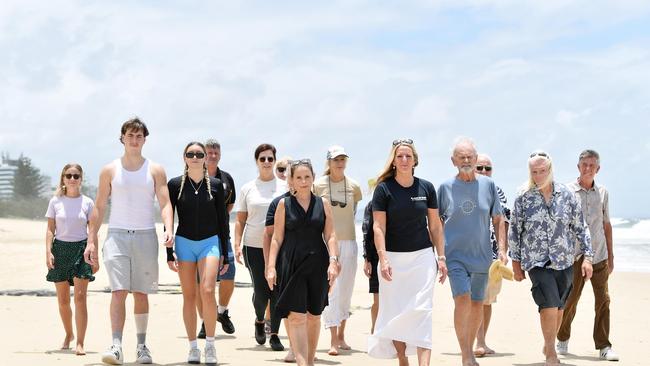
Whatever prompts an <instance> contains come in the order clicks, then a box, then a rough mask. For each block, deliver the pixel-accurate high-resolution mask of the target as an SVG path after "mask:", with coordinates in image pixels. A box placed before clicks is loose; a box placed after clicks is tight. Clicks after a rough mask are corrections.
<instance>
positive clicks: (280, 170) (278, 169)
mask: <svg viewBox="0 0 650 366" xmlns="http://www.w3.org/2000/svg"><path fill="white" fill-rule="evenodd" d="M275 170H277V171H278V172H280V173H284V172H285V170H287V167H286V166H279V167H277V168H275Z"/></svg>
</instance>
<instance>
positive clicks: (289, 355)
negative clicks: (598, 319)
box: [284, 348, 296, 363]
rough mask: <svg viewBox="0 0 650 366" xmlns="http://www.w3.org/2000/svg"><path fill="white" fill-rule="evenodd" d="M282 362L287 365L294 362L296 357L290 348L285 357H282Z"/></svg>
mask: <svg viewBox="0 0 650 366" xmlns="http://www.w3.org/2000/svg"><path fill="white" fill-rule="evenodd" d="M284 362H288V363H293V362H296V356H295V355H294V354H293V351H292V350H291V348H289V352H287V355H286V356H284Z"/></svg>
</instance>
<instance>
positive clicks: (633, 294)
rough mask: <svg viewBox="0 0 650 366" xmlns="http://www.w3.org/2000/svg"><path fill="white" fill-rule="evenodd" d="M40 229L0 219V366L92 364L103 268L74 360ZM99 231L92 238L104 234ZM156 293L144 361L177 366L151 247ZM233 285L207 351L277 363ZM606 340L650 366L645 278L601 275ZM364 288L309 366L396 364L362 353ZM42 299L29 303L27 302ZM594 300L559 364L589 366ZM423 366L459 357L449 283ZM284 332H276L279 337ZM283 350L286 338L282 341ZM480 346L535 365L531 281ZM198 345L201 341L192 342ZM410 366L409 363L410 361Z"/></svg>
mask: <svg viewBox="0 0 650 366" xmlns="http://www.w3.org/2000/svg"><path fill="white" fill-rule="evenodd" d="M45 225H46V224H45V222H42V221H41V222H38V221H27V220H10V219H0V250H1V253H2V265H1V266H0V291H1V292H2V294H3V295H4V294H7V293H8V292H9V293H12V294H13V295H16V294H23V295H22V296H0V324H1V325H2V329H3V331H2V334H1V335H0V364H2V365H36V364H47V365H97V364H101V356H100V354H101V353H102V352H103V351H104V350H105V349H106V348H107V346H108V345H109V344H110V341H111V337H110V334H111V332H110V320H109V312H108V308H109V301H110V293H109V292H108V291H107V286H108V280H107V276H106V273H105V269H104V268H103V267H102V268H101V269H100V272H99V273H97V275H96V276H97V279H96V281H95V282H93V283H91V284H90V286H89V290H90V291H89V294H88V309H89V326H88V332H87V336H86V351H87V352H88V354H87V355H86V356H75V355H74V354H73V353H72V352H70V351H61V350H59V349H58V348H59V346H60V344H61V341H62V339H63V336H64V332H63V328H62V326H61V321H60V318H59V315H58V310H57V302H56V297H55V296H54V285H53V284H52V283H48V282H46V281H45V274H46V267H45V260H44V257H45V256H44V248H45V246H44V244H43V242H44V237H45ZM105 230H106V228H105V227H103V228H102V231H101V232H100V242H101V240H102V239H101V238H103V237H105ZM159 260H160V284H161V286H160V292H159V293H158V294H156V295H152V296H151V297H150V318H149V331H148V335H147V343H148V346H149V348H150V349H151V352H152V355H153V360H154V362H155V363H157V364H161V365H181V364H185V361H186V357H187V350H188V344H187V338H186V335H185V328H184V326H183V321H182V317H181V304H182V297H181V295H180V287H179V285H178V278H177V276H176V274H175V273H173V272H171V271H170V270H169V269H168V268H167V265H166V263H165V259H164V250H162V249H161V250H160V257H159ZM236 282H237V288H236V289H235V294H234V296H233V299H232V301H231V304H230V309H231V310H230V314H231V316H232V320H233V322H234V324H235V327H236V329H237V330H236V332H235V334H234V335H224V333H223V332H222V331H221V328H220V326H219V325H217V335H218V337H217V341H216V348H217V354H218V358H219V362H220V364H222V365H230V366H239V365H280V364H283V362H282V358H283V357H284V355H285V352H273V351H270V349H269V348H267V347H268V344H267V346H258V345H257V344H256V343H255V340H254V337H253V319H254V313H253V306H252V304H251V295H252V289H251V287H250V277H249V276H248V271H247V270H246V269H245V267H244V266H240V265H238V266H237V277H236ZM609 283H610V294H611V298H612V303H611V340H612V342H613V343H614V349H615V350H616V351H617V352H618V353H619V355H620V356H621V361H620V362H619V363H618V364H620V365H650V361H644V359H645V358H646V357H648V356H647V355H645V353H644V351H643V350H647V348H646V347H649V348H650V331H649V329H650V317H649V316H648V314H647V313H646V312H645V311H646V309H648V308H650V295H649V291H648V289H649V286H650V285H648V283H650V274H647V273H618V272H615V273H614V274H613V275H612V277H611V278H610V282H609ZM367 290H368V282H367V279H366V278H365V276H364V275H363V273H362V271H361V266H359V270H358V275H357V280H356V286H355V292H354V297H353V299H352V312H353V314H352V316H351V318H350V320H349V322H348V326H347V329H346V334H347V342H348V343H349V344H350V345H351V346H352V348H353V350H352V351H342V352H341V355H339V356H329V355H327V353H326V351H327V349H328V348H329V347H328V346H329V332H328V331H325V330H323V331H322V332H321V337H320V343H319V347H318V353H317V357H318V359H319V361H317V362H316V364H317V365H319V364H320V365H339V364H340V365H369V364H372V365H396V364H397V362H396V360H377V359H372V358H370V357H368V356H367V355H366V353H365V349H366V342H367V336H368V333H369V329H370V311H369V307H370V304H371V303H372V298H371V295H370V294H368V293H367ZM37 294H38V295H44V296H35V295H37ZM593 303H594V302H593V293H592V292H591V288H590V286H586V287H585V290H584V292H583V296H582V300H581V303H580V304H579V308H578V314H577V316H576V319H575V321H574V323H573V332H572V338H571V342H570V345H569V351H570V352H571V354H570V355H568V356H561V360H562V362H563V363H562V364H563V365H596V364H601V365H602V364H604V363H605V361H600V360H599V359H598V354H597V351H596V350H594V349H593V342H592V336H591V333H592V323H593ZM132 304H133V302H132V298H131V297H129V299H128V300H127V319H126V326H125V329H124V341H123V344H124V348H123V349H124V352H125V361H126V362H125V363H126V364H129V363H132V362H134V360H135V329H134V328H135V327H134V321H133V315H132V313H131V308H132ZM432 327H433V335H434V342H433V349H432V358H431V364H432V365H459V364H460V356H459V349H458V344H457V342H456V336H455V333H454V328H453V301H452V298H451V291H450V289H449V284H448V283H445V284H443V285H439V284H437V285H436V288H435V295H434V315H433V324H432ZM283 335H284V332H282V334H281V336H283ZM282 340H283V343H284V344H285V346H288V343H289V342H288V340H287V339H286V337H284V336H283V337H282ZM488 344H489V345H490V346H491V347H492V348H494V349H495V350H496V351H497V354H496V355H493V356H490V357H485V358H482V359H479V363H480V364H481V365H486V366H489V365H518V366H524V365H525V366H532V365H543V356H542V354H541V352H540V350H541V348H542V336H541V331H540V328H539V317H538V315H537V309H536V306H535V304H534V303H533V300H532V298H531V296H530V283H529V282H528V281H524V282H522V283H515V282H506V283H504V285H503V290H502V293H501V295H500V296H499V299H498V303H497V304H495V305H494V306H493V316H492V323H491V326H490V331H489V333H488ZM199 347H200V348H201V349H202V348H203V342H202V341H201V340H199ZM411 364H412V365H415V364H417V360H416V358H415V357H411Z"/></svg>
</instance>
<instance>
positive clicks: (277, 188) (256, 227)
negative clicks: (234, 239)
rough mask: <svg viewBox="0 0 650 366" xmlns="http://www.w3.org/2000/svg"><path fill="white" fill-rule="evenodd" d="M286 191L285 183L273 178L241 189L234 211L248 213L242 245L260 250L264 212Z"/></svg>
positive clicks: (251, 182)
mask: <svg viewBox="0 0 650 366" xmlns="http://www.w3.org/2000/svg"><path fill="white" fill-rule="evenodd" d="M286 191H287V185H286V183H285V182H284V181H283V180H280V179H275V178H273V179H272V180H270V181H267V182H264V181H262V180H260V179H259V178H257V179H255V180H252V181H250V182H248V183H246V184H244V185H243V186H242V187H241V190H240V192H239V195H238V196H237V201H236V202H235V208H234V211H235V212H247V213H248V217H247V218H246V227H245V228H244V237H243V239H242V244H243V245H246V246H249V247H253V248H262V240H263V239H262V238H263V235H264V227H265V222H266V211H268V209H269V205H270V204H271V201H273V199H274V198H275V197H277V196H281V195H283V194H284V193H285V192H286Z"/></svg>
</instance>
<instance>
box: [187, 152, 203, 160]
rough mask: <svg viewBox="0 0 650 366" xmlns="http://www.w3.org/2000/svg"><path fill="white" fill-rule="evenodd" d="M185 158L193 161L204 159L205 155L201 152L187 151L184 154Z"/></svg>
mask: <svg viewBox="0 0 650 366" xmlns="http://www.w3.org/2000/svg"><path fill="white" fill-rule="evenodd" d="M185 157H186V158H188V159H194V158H197V159H203V158H205V154H204V153H202V152H193V151H188V152H186V153H185Z"/></svg>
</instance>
